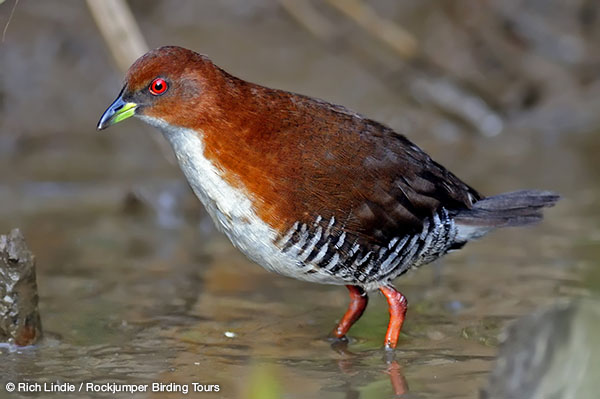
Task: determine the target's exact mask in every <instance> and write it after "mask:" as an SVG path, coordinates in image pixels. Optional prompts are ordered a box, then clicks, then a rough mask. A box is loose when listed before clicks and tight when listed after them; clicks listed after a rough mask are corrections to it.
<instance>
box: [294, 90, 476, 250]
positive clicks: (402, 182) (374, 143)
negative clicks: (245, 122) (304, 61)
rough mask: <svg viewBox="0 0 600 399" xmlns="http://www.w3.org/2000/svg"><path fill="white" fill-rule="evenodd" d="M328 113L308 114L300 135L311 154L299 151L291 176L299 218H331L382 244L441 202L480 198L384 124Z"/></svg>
mask: <svg viewBox="0 0 600 399" xmlns="http://www.w3.org/2000/svg"><path fill="white" fill-rule="evenodd" d="M317 105H322V103H320V102H318V103H317ZM313 107H314V105H313ZM329 112H330V114H329V115H327V117H324V118H323V119H320V118H313V119H312V121H311V125H312V127H313V129H312V134H311V135H310V136H303V137H304V139H305V140H306V143H305V146H306V147H307V148H311V152H310V153H302V154H301V155H300V160H299V162H297V163H296V168H295V173H294V174H293V178H294V181H295V182H296V184H298V186H297V188H296V189H295V190H293V191H294V192H295V193H296V195H295V199H297V201H296V203H297V204H298V206H299V208H300V209H309V210H311V211H310V212H308V214H307V215H306V218H305V219H304V220H302V221H303V222H305V223H310V221H311V220H314V218H315V217H316V216H317V215H320V216H322V217H323V219H324V220H328V218H330V217H331V216H333V217H335V218H336V219H337V220H338V221H339V222H341V223H342V226H343V229H344V230H345V231H348V232H350V233H353V234H355V235H357V236H359V237H361V238H362V239H366V240H367V241H369V242H370V243H372V244H375V243H376V244H380V245H381V244H384V245H385V244H387V243H388V242H389V240H390V239H392V238H393V237H401V236H403V235H406V234H415V233H418V232H420V231H421V230H422V227H423V222H424V220H425V219H426V218H428V217H430V216H431V215H432V214H433V213H434V212H436V211H437V210H439V209H440V208H441V207H442V206H443V207H444V208H446V209H447V210H450V211H451V210H455V209H456V210H457V209H465V208H470V207H471V205H472V203H473V202H474V201H476V200H478V199H479V198H481V196H480V195H479V194H478V193H477V192H476V191H475V190H474V189H472V188H471V187H469V186H468V185H467V184H465V183H463V182H462V181H461V180H460V179H458V178H457V177H456V176H455V175H454V174H452V173H451V172H449V171H448V170H446V169H445V168H444V167H443V166H441V165H440V164H438V163H436V162H435V161H433V160H432V159H431V158H430V157H429V156H428V155H427V154H426V153H425V152H423V151H422V150H421V149H420V148H418V147H417V146H416V145H414V144H413V143H411V142H410V141H409V140H408V139H406V138H405V137H404V136H402V135H400V134H398V133H396V132H394V131H393V130H391V129H390V128H388V127H386V126H383V125H381V124H379V123H377V122H374V121H372V120H369V119H364V118H361V117H360V116H358V115H356V114H352V113H350V112H348V111H346V110H345V109H343V108H341V107H337V106H332V107H331V108H329ZM331 114H333V115H335V118H332V116H331ZM310 115H315V113H313V112H311V113H310ZM314 127H318V129H314ZM315 130H316V131H315ZM295 134H298V132H295Z"/></svg>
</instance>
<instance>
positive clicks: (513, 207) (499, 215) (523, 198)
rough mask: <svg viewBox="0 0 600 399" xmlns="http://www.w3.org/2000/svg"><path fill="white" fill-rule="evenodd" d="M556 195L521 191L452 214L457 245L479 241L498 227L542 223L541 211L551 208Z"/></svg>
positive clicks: (493, 198) (549, 192)
mask: <svg viewBox="0 0 600 399" xmlns="http://www.w3.org/2000/svg"><path fill="white" fill-rule="evenodd" d="M559 199H560V196H559V195H558V194H556V193H553V192H551V191H537V190H521V191H514V192H511V193H504V194H499V195H494V196H493V197H487V198H484V199H482V200H479V201H477V202H476V203H475V204H473V207H472V208H471V209H463V210H460V211H458V212H457V213H456V215H455V217H454V221H455V223H456V226H457V228H458V235H457V237H456V241H457V242H466V241H469V240H472V239H474V238H479V237H481V236H483V235H484V234H486V233H487V232H489V231H490V230H493V229H496V228H499V227H509V226H525V225H528V224H534V223H537V222H539V221H541V220H542V218H543V215H542V208H547V207H551V206H554V204H556V202H557V201H558V200H559Z"/></svg>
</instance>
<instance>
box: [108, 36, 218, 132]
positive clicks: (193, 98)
mask: <svg viewBox="0 0 600 399" xmlns="http://www.w3.org/2000/svg"><path fill="white" fill-rule="evenodd" d="M222 74H224V72H223V71H221V70H220V69H219V68H217V67H216V66H215V65H214V64H213V63H212V62H211V61H210V60H209V59H208V58H207V57H206V56H203V55H201V54H198V53H196V52H193V51H191V50H187V49H185V48H182V47H176V46H165V47H160V48H158V49H155V50H152V51H149V52H148V53H146V54H144V55H143V56H141V57H140V58H139V59H138V60H137V61H135V62H134V63H133V65H132V66H131V67H130V68H129V71H128V72H127V75H126V77H125V83H124V85H123V88H122V89H121V93H120V94H119V96H118V97H117V99H116V100H115V101H114V102H113V103H112V104H111V105H110V106H109V107H108V109H107V110H106V111H105V112H104V114H102V117H101V118H100V121H99V122H98V126H97V128H98V130H102V129H105V128H107V127H109V126H111V125H113V124H115V123H118V122H121V121H123V120H125V119H127V118H129V117H131V116H138V117H142V118H143V117H148V119H150V120H155V121H160V122H166V123H168V124H171V125H177V126H185V127H193V124H194V123H198V121H199V119H201V118H202V115H203V114H208V113H210V112H214V109H215V106H214V104H215V95H216V91H217V90H218V89H217V86H218V82H219V81H220V80H222V77H221V75H222Z"/></svg>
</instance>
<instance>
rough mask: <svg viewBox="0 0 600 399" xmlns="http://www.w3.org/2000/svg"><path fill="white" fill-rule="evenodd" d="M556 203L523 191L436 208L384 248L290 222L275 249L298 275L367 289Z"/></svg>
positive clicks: (324, 227)
mask: <svg viewBox="0 0 600 399" xmlns="http://www.w3.org/2000/svg"><path fill="white" fill-rule="evenodd" d="M559 198H560V197H559V196H558V195H557V194H555V193H552V192H545V191H535V190H523V191H515V192H512V193H504V194H499V195H496V196H493V197H488V198H485V199H482V200H480V201H478V202H476V203H475V204H474V206H473V207H472V208H471V209H462V210H458V211H456V210H452V211H448V210H446V209H445V208H441V209H440V210H439V211H437V212H435V213H434V214H433V216H431V217H429V218H425V219H424V220H423V228H422V229H421V232H420V233H418V234H408V235H404V236H402V237H393V238H391V239H390V240H389V242H388V243H387V245H378V244H372V243H370V242H369V240H364V239H362V240H361V237H360V236H359V235H358V234H353V233H351V232H348V231H345V230H344V229H343V226H336V219H335V218H334V217H332V218H331V219H330V220H329V221H328V222H327V223H325V221H324V220H323V219H322V218H321V217H320V216H319V217H317V219H316V220H315V221H314V223H313V224H312V225H310V226H309V225H307V224H301V223H299V222H296V223H295V224H294V226H293V227H292V228H291V229H290V230H289V231H288V232H287V234H285V236H284V237H282V238H281V239H280V240H279V241H278V242H277V245H278V246H279V248H281V251H282V252H283V253H285V254H287V255H288V256H291V257H294V258H295V259H296V260H297V267H298V269H299V270H298V271H299V272H300V273H305V274H311V273H319V274H325V275H328V276H332V277H334V278H335V279H337V280H340V281H343V282H344V283H348V284H353V285H362V286H366V287H371V286H377V285H381V284H382V283H384V282H387V281H390V280H393V279H394V278H396V277H398V276H399V275H401V274H403V273H404V272H406V271H408V270H409V269H410V268H412V267H418V266H421V265H424V264H427V263H430V262H433V261H434V260H436V259H438V258H439V257H441V256H443V255H444V254H446V253H447V252H448V251H450V250H453V249H458V248H461V247H462V246H463V245H464V244H466V243H467V242H468V241H470V240H473V239H477V238H479V237H481V236H483V235H485V234H486V233H488V232H489V231H491V230H494V229H496V228H499V227H507V226H523V225H529V224H534V223H536V222H538V221H540V220H541V219H542V213H541V210H542V208H544V207H548V206H552V205H554V203H556V201H558V199H559Z"/></svg>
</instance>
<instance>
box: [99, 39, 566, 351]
mask: <svg viewBox="0 0 600 399" xmlns="http://www.w3.org/2000/svg"><path fill="white" fill-rule="evenodd" d="M130 117H136V118H139V119H141V120H142V121H144V122H146V123H147V124H149V125H151V126H153V127H155V128H158V130H160V131H161V132H162V134H163V136H164V138H165V139H166V140H167V141H168V142H169V143H170V145H171V147H172V149H173V151H174V153H175V156H176V158H177V161H178V164H179V166H180V168H181V170H182V171H183V174H184V175H185V177H186V179H187V181H188V183H189V185H190V186H191V189H192V190H193V192H194V193H195V195H196V196H197V197H198V199H199V200H200V201H201V203H202V204H203V206H204V208H205V209H206V211H207V213H208V214H209V215H210V217H211V218H212V220H213V222H214V224H215V225H216V227H217V228H218V229H219V230H220V231H221V232H223V233H224V234H225V235H226V236H227V237H228V238H229V240H230V241H231V242H232V243H233V245H234V246H235V247H236V248H238V249H239V250H240V251H241V252H242V253H243V254H245V255H246V256H247V257H248V258H249V259H250V260H251V261H253V262H255V263H257V264H258V265H260V266H262V267H263V268H265V269H267V270H269V271H272V272H275V273H279V274H282V275H284V276H288V277H292V278H296V279H299V280H304V281H309V282H315V283H321V284H333V285H344V286H346V287H347V289H348V291H349V294H350V304H349V306H348V309H347V311H346V312H345V314H344V315H343V317H342V318H341V320H340V321H339V322H338V323H337V325H336V327H335V328H334V329H333V331H332V333H331V335H332V337H333V338H334V339H338V340H347V338H346V335H347V333H348V331H349V329H350V327H351V326H352V325H353V324H354V323H355V322H356V321H357V320H358V319H359V318H360V317H361V315H362V314H363V312H364V310H365V308H366V307H367V303H368V295H369V293H370V292H373V291H377V290H379V291H380V292H381V293H382V294H383V295H384V296H385V298H386V300H387V303H388V308H389V313H390V318H389V324H388V327H387V331H386V335H385V339H384V348H385V349H386V350H390V351H393V350H394V349H395V348H396V346H397V344H398V339H399V334H400V331H401V329H402V325H403V323H404V319H405V315H406V310H407V306H408V302H407V299H406V298H405V297H404V295H402V293H401V292H400V291H398V290H397V289H396V288H395V287H394V286H393V281H394V280H395V279H396V278H397V277H399V276H400V275H403V274H404V273H406V272H407V271H408V270H410V269H414V268H417V267H419V266H422V265H425V264H427V263H430V262H432V261H434V260H436V259H438V258H440V257H441V256H443V255H444V254H446V253H448V252H451V251H454V250H457V249H460V248H461V247H463V246H464V245H465V244H466V243H467V242H469V241H471V240H474V239H477V238H480V237H481V236H483V235H485V234H486V233H488V232H490V231H492V230H495V229H497V228H501V227H508V226H524V225H530V224H534V223H536V222H539V221H540V220H541V219H542V216H543V215H542V209H543V208H545V207H551V206H553V205H554V204H555V203H556V202H557V201H558V200H559V198H560V196H559V195H558V194H556V193H554V192H551V191H542V190H520V191H514V192H509V193H502V194H498V195H493V196H488V197H486V196H483V195H482V194H480V193H479V192H478V191H476V190H475V189H473V188H472V187H470V186H469V185H467V184H466V183H464V182H463V181H462V180H460V179H459V178H458V177H456V176H455V175H454V174H453V173H452V172H450V171H448V170H447V169H446V168H445V167H443V166H442V165H440V164H439V163H437V162H435V161H434V160H433V159H432V158H431V157H430V156H429V155H427V154H426V153H425V152H424V151H423V150H422V149H421V148H419V147H418V146H417V145H415V144H413V143H412V142H411V141H409V139H408V138H407V137H406V136H404V135H403V134H401V133H399V132H396V131H395V130H393V129H391V128H390V127H388V126H386V125H384V124H381V123H379V122H376V121H374V120H371V119H369V118H367V117H365V116H362V115H361V114H358V113H356V112H354V111H351V110H350V109H348V108H346V107H344V106H341V105H335V104H332V103H329V102H327V101H324V100H321V99H317V98H313V97H309V96H305V95H301V94H296V93H292V92H288V91H284V90H278V89H273V88H268V87H265V86H262V85H258V84H255V83H251V82H247V81H244V80H242V79H239V78H237V77H234V76H233V75H231V74H229V73H228V72H226V71H225V70H223V69H221V68H219V67H218V66H216V65H215V64H214V63H213V62H212V61H211V60H210V59H209V58H208V57H207V56H205V55H202V54H199V53H197V52H194V51H192V50H188V49H185V48H182V47H178V46H164V47H160V48H157V49H154V50H151V51H149V52H148V53H146V54H144V55H143V56H141V57H140V58H139V59H137V60H136V61H135V62H134V63H133V64H132V66H131V67H130V68H129V70H128V72H127V74H126V77H125V81H124V84H123V87H122V89H121V91H120V93H119V95H118V96H117V98H116V100H114V102H113V103H112V104H111V105H110V106H109V107H108V109H107V110H106V111H105V112H104V113H103V114H102V116H101V118H100V121H99V122H98V125H97V129H98V130H102V129H105V128H107V127H108V126H111V125H113V124H115V123H118V122H121V121H123V120H125V119H127V118H130Z"/></svg>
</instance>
